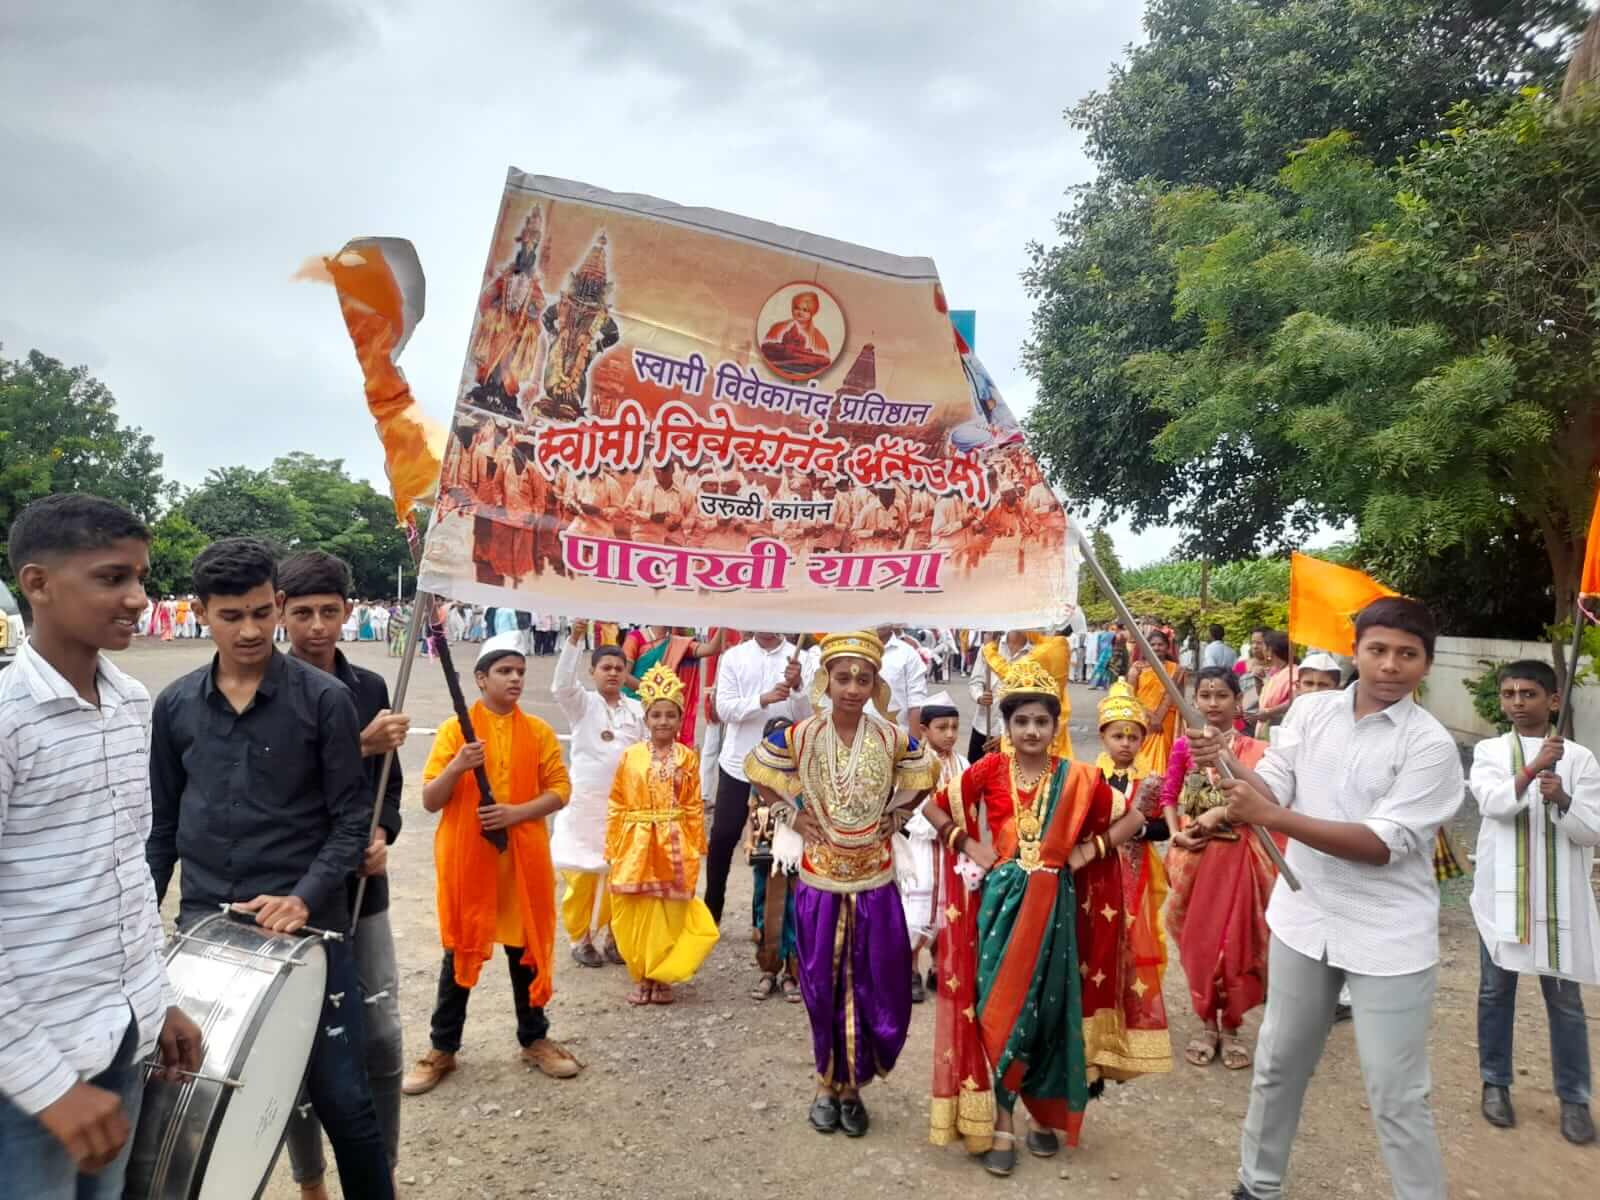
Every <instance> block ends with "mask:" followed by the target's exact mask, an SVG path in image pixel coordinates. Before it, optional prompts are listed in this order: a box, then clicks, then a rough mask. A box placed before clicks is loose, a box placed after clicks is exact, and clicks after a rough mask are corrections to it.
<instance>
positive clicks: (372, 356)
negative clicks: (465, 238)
mask: <svg viewBox="0 0 1600 1200" xmlns="http://www.w3.org/2000/svg"><path fill="white" fill-rule="evenodd" d="M322 266H323V267H324V268H325V269H326V270H327V274H328V277H329V278H330V279H331V280H332V282H333V286H334V288H335V289H336V290H337V291H338V293H339V309H340V311H341V312H343V313H344V323H345V327H346V328H347V329H348V330H349V331H350V340H351V341H353V342H354V343H355V347H356V359H357V360H358V361H359V362H360V363H361V374H362V376H363V378H364V379H365V381H366V393H367V408H368V409H369V410H371V412H372V418H373V420H374V421H376V422H377V424H378V438H379V440H381V441H382V442H383V453H384V458H385V462H386V465H387V469H388V472H389V490H390V491H391V492H392V493H393V494H394V514H395V521H396V522H397V523H398V524H401V525H404V524H405V523H406V521H407V519H408V518H409V517H410V515H411V509H412V506H413V505H414V504H416V503H418V502H422V503H427V502H429V501H431V500H432V499H433V496H434V493H435V492H436V491H437V489H438V486H439V463H440V460H441V459H442V458H443V456H444V446H445V431H444V429H443V428H442V427H440V426H439V425H436V424H435V423H434V422H433V421H431V420H429V419H428V417H427V415H426V414H425V413H424V412H423V411H422V407H421V405H419V404H418V403H417V401H416V398H415V397H414V396H412V394H411V385H410V384H409V383H407V382H406V377H405V374H404V373H403V372H402V371H401V370H400V366H399V358H400V352H401V351H402V350H404V349H405V345H406V342H407V340H409V339H410V337H411V332H412V330H414V329H415V328H416V327H417V322H418V321H420V320H422V312H423V306H424V298H425V284H424V281H423V276H422V264H421V262H420V261H418V259H417V251H416V247H414V246H413V245H412V244H411V243H410V242H408V241H406V240H405V239H403V238H356V239H355V240H354V241H350V242H346V243H345V246H344V249H342V250H340V251H339V253H338V254H335V255H333V256H331V257H329V258H324V259H323V260H322Z"/></svg>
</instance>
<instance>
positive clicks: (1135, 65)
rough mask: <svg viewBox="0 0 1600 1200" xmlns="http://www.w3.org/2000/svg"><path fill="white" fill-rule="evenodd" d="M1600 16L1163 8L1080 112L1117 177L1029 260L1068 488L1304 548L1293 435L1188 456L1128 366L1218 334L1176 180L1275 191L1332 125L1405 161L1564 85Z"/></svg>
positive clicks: (1323, 5) (1416, 5)
mask: <svg viewBox="0 0 1600 1200" xmlns="http://www.w3.org/2000/svg"><path fill="white" fill-rule="evenodd" d="M1585 15H1586V11H1585V7H1584V5H1583V4H1582V3H1581V0H1449V2H1445V0H1435V2H1433V3H1422V2H1420V0H1365V2H1362V3H1355V2H1353V0H1150V2H1149V3H1148V4H1147V5H1146V14H1145V25H1146V29H1147V32H1148V34H1149V39H1148V41H1147V42H1146V44H1144V45H1143V46H1140V47H1138V48H1130V50H1129V51H1128V54H1127V58H1126V60H1125V61H1124V62H1123V63H1122V64H1119V65H1118V66H1117V67H1114V68H1113V72H1112V78H1111V82H1110V84H1109V85H1108V86H1107V88H1106V89H1105V90H1104V91H1103V92H1098V93H1094V94H1091V95H1090V96H1088V97H1086V98H1085V99H1084V100H1082V101H1081V102H1080V103H1079V104H1078V105H1077V106H1076V107H1075V108H1074V109H1072V110H1071V112H1070V113H1069V119H1070V120H1071V121H1072V122H1073V123H1074V124H1075V125H1077V126H1078V127H1079V128H1081V129H1083V130H1084V131H1085V134H1086V136H1087V140H1088V144H1089V151H1090V154H1091V156H1092V157H1094V158H1095V160H1096V161H1097V162H1098V164H1099V167H1100V175H1099V177H1098V179H1097V180H1096V181H1095V182H1094V183H1092V184H1090V185H1088V186H1086V187H1083V188H1079V189H1077V190H1076V192H1075V193H1074V195H1073V201H1072V206H1071V208H1070V209H1069V210H1068V211H1067V212H1065V213H1063V214H1062V215H1061V216H1060V217H1059V218H1058V220H1057V227H1056V235H1057V236H1056V241H1055V242H1054V244H1052V245H1050V246H1045V245H1043V244H1035V245H1034V246H1032V247H1031V261H1030V264H1029V267H1028V269H1027V270H1026V271H1025V272H1024V283H1025V285H1026V286H1027V288H1028V291H1029V293H1030V295H1031V296H1032V297H1033V299H1034V303H1035V307H1034V319H1033V329H1032V333H1031V336H1030V338H1029V342H1028V345H1027V347H1026V349H1025V354H1024V361H1025V365H1026V366H1027V368H1028V369H1029V371H1030V373H1031V374H1033V375H1034V377H1035V378H1036V379H1037V380H1038V383H1039V400H1038V402H1037V403H1036V404H1035V406H1034V408H1033V410H1032V412H1031V414H1030V416H1029V427H1030V435H1031V440H1032V443H1033V445H1034V447H1035V449H1036V450H1037V451H1038V453H1039V455H1040V457H1041V459H1042V461H1043V462H1044V464H1045V467H1046V469H1047V471H1048V472H1049V473H1050V476H1051V479H1052V481H1053V482H1054V483H1056V484H1057V485H1059V486H1060V487H1061V488H1062V489H1063V490H1064V491H1066V492H1067V493H1068V494H1069V495H1070V496H1073V497H1075V498H1078V499H1079V500H1080V502H1082V503H1084V504H1086V506H1087V507H1088V508H1089V510H1090V515H1091V516H1095V517H1101V518H1103V517H1104V516H1106V515H1108V514H1116V515H1119V516H1123V517H1126V518H1127V519H1129V520H1130V521H1131V522H1132V523H1133V526H1134V528H1135V529H1142V528H1146V527H1148V526H1150V525H1153V524H1177V525H1180V526H1183V527H1184V528H1186V529H1189V530H1191V531H1193V533H1194V537H1193V538H1192V540H1191V543H1190V547H1189V548H1190V549H1191V550H1192V552H1194V553H1198V554H1203V555H1205V556H1207V557H1209V558H1212V559H1213V560H1216V561H1226V560H1229V559H1236V558H1245V557H1248V556H1250V555H1252V554H1254V553H1256V552H1257V551H1258V550H1260V549H1262V548H1269V547H1273V546H1286V545H1290V544H1293V543H1295V542H1298V541H1302V540H1304V538H1305V537H1306V536H1307V535H1309V534H1310V533H1311V532H1312V531H1313V530H1314V529H1315V528H1316V527H1317V525H1318V522H1319V517H1320V513H1319V511H1318V507H1319V506H1317V505H1314V504H1313V505H1305V504H1302V503H1300V502H1298V500H1297V497H1299V496H1301V495H1303V492H1304V489H1303V488H1301V487H1300V486H1299V481H1298V480H1297V479H1296V478H1295V477H1294V473H1295V471H1296V469H1297V463H1298V459H1297V456H1296V454H1295V453H1294V452H1293V450H1292V448H1291V447H1288V446H1286V445H1284V444H1283V443H1282V442H1281V441H1272V440H1257V439H1255V438H1254V437H1252V436H1250V431H1248V429H1247V427H1242V428H1241V432H1240V433H1239V434H1238V435H1237V436H1234V437H1231V438H1218V439H1215V440H1214V441H1213V442H1212V443H1211V445H1210V447H1209V452H1208V453H1207V454H1206V455H1203V456H1201V455H1189V456H1185V458H1184V459H1183V461H1182V465H1181V467H1179V466H1177V465H1175V464H1174V463H1173V462H1172V461H1171V460H1169V459H1166V458H1163V457H1161V456H1159V455H1158V454H1157V453H1156V450H1155V448H1154V446H1153V444H1152V443H1153V442H1154V439H1155V435H1156V434H1157V433H1158V432H1159V431H1160V430H1161V429H1163V428H1164V427H1165V425H1166V417H1165V415H1164V414H1163V413H1162V412H1160V411H1159V410H1155V409H1153V408H1152V407H1151V404H1150V401H1149V398H1148V395H1147V394H1144V393H1141V392H1140V391H1139V390H1138V389H1136V388H1133V387H1132V386H1131V384H1130V381H1129V379H1128V378H1127V377H1126V375H1125V374H1124V373H1123V371H1122V366H1123V364H1124V363H1125V362H1126V360H1127V359H1128V358H1129V357H1130V356H1133V355H1139V354H1146V353H1167V354H1176V353H1181V352H1183V351H1186V350H1189V349H1192V348H1193V347H1194V346H1195V345H1196V344H1197V343H1198V342H1199V340H1200V339H1201V338H1202V336H1203V335H1204V332H1205V330H1204V326H1203V324H1202V323H1201V322H1200V321H1199V320H1198V319H1197V318H1196V317H1195V316H1194V315H1193V314H1186V313H1179V312H1177V311H1175V308H1174V290H1175V286H1176V270H1175V265H1174V263H1173V262H1172V261H1171V259H1170V257H1169V256H1167V255H1166V254H1165V253H1164V252H1163V251H1162V249H1161V243H1162V242H1163V240H1164V237H1163V235H1162V234H1160V233H1158V232H1157V230H1156V228H1155V219H1156V217H1155V214H1156V210H1157V202H1158V201H1159V200H1160V198H1161V197H1162V196H1163V195H1164V194H1165V193H1166V192H1168V191H1170V190H1172V189H1173V188H1174V187H1175V186H1194V185H1202V186H1211V187H1215V188H1218V189H1222V190H1225V189H1228V188H1231V187H1234V186H1237V185H1254V186H1256V187H1258V188H1259V187H1267V186H1270V185H1271V184H1272V181H1273V180H1274V179H1275V177H1276V174H1277V172H1278V170H1279V168H1280V167H1281V165H1282V163H1283V160H1284V157H1285V156H1286V155H1287V154H1288V153H1289V152H1290V151H1292V150H1293V149H1295V148H1296V147H1297V146H1299V145H1301V144H1302V143H1303V142H1305V141H1306V140H1307V139H1310V138H1316V137H1320V136H1323V135H1325V134H1327V133H1328V132H1330V131H1331V130H1335V129H1345V130H1351V131H1354V132H1355V134H1356V135H1357V136H1358V137H1359V138H1360V139H1361V141H1362V144H1363V145H1365V146H1366V147H1368V149H1369V151H1370V152H1371V153H1372V154H1373V155H1374V156H1376V158H1377V160H1378V161H1384V162H1387V161H1390V160H1391V159H1393V158H1394V157H1396V156H1398V155H1399V154H1401V153H1403V152H1405V151H1406V150H1407V149H1408V148H1410V147H1411V146H1413V145H1414V144H1415V143H1416V142H1417V141H1418V140H1419V139H1420V138H1422V137H1425V136H1429V135H1431V134H1432V133H1433V132H1434V131H1436V130H1437V129H1439V128H1440V126H1441V124H1442V123H1443V121H1444V116H1445V114H1446V112H1447V111H1448V110H1449V108H1450V106H1451V105H1453V104H1454V103H1456V102H1457V101H1459V100H1461V99H1464V98H1477V99H1479V100H1481V101H1482V102H1483V104H1484V105H1486V106H1488V107H1490V108H1498V107H1499V106H1503V105H1505V104H1507V103H1509V102H1510V101H1511V99H1512V98H1513V97H1514V95H1515V92H1516V89H1517V88H1518V87H1519V86H1521V85H1522V84H1523V83H1525V82H1527V81H1529V80H1534V81H1545V80H1554V79H1556V78H1558V77H1559V73H1560V70H1561V68H1562V64H1563V62H1564V61H1565V58H1566V55H1567V53H1568V50H1569V48H1570V42H1571V37H1572V35H1573V33H1574V32H1575V31H1576V30H1577V29H1578V28H1579V27H1580V26H1581V24H1582V21H1583V18H1584V16H1585Z"/></svg>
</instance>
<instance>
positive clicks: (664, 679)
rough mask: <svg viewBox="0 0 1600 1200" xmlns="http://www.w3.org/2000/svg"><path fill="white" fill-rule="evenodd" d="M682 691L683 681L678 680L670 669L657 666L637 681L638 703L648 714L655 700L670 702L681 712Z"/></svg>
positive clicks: (674, 672)
mask: <svg viewBox="0 0 1600 1200" xmlns="http://www.w3.org/2000/svg"><path fill="white" fill-rule="evenodd" d="M683 691H684V688H683V680H681V679H679V678H678V673H677V672H676V671H674V670H673V669H672V668H671V667H668V666H665V665H661V664H658V665H656V666H654V667H651V668H650V669H649V670H648V671H646V672H645V675H644V678H643V679H641V680H640V681H639V703H640V704H642V705H644V707H645V711H646V712H648V711H649V710H650V706H651V705H652V704H654V703H655V702H656V701H657V700H671V701H672V702H673V703H674V704H676V705H677V706H678V711H680V712H682V711H683Z"/></svg>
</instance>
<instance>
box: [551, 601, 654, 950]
mask: <svg viewBox="0 0 1600 1200" xmlns="http://www.w3.org/2000/svg"><path fill="white" fill-rule="evenodd" d="M587 631H588V622H586V621H574V622H573V623H572V632H571V634H570V635H569V636H568V637H567V641H566V644H565V645H564V646H562V647H561V658H560V659H559V660H558V661H557V663H556V673H555V677H554V678H553V679H552V680H551V681H550V694H551V695H552V696H554V697H555V700H556V703H557V704H559V705H560V706H561V711H562V712H563V713H564V714H566V718H567V724H568V725H569V726H570V727H571V729H572V742H571V744H570V751H569V758H570V764H571V767H570V770H569V771H568V774H569V775H570V776H571V778H572V800H571V802H570V803H569V804H568V805H567V806H566V807H565V808H563V809H562V810H561V811H560V812H558V813H557V814H556V817H555V831H554V834H553V835H552V837H551V838H550V859H551V861H552V863H553V864H554V865H555V868H556V870H558V871H560V872H561V878H562V879H563V880H564V881H565V882H566V894H565V895H564V896H562V898H561V924H562V925H563V926H564V927H565V928H566V931H567V937H568V938H570V939H571V940H572V957H573V958H574V959H576V960H577V961H578V962H579V963H581V964H582V965H583V966H586V967H598V966H603V965H604V964H605V962H606V961H607V960H608V959H609V960H610V961H611V962H613V963H617V964H621V962H622V955H621V953H620V952H619V951H618V950H617V944H616V942H615V941H614V940H613V939H612V938H611V937H610V926H611V898H610V891H609V889H607V887H606V886H605V882H606V814H607V811H608V808H609V806H610V803H611V781H612V779H614V778H615V777H616V774H617V763H618V762H620V761H621V759H622V752H623V751H624V750H626V749H627V748H628V747H629V746H631V745H633V744H634V743H635V742H639V741H643V740H644V709H643V708H641V707H640V705H639V702H638V701H637V700H630V699H628V697H626V696H624V695H623V694H622V681H623V680H624V679H625V678H626V677H627V674H628V660H627V659H625V658H623V656H622V650H621V649H620V648H619V647H617V646H601V647H599V648H598V649H596V650H595V651H594V653H593V655H592V656H591V659H590V664H589V675H590V678H592V679H593V680H594V686H595V690H594V691H590V690H589V689H588V688H586V687H584V686H583V684H582V683H581V682H579V680H578V658H579V656H580V655H581V654H582V650H581V647H582V645H583V636H584V634H585V633H586V632H587ZM601 931H605V932H606V933H607V937H606V946H605V951H604V954H603V955H602V952H601V951H600V949H599V948H598V947H596V945H595V939H596V938H597V937H598V936H599V935H600V933H601Z"/></svg>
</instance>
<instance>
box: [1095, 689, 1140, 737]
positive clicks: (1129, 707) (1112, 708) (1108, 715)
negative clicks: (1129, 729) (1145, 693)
mask: <svg viewBox="0 0 1600 1200" xmlns="http://www.w3.org/2000/svg"><path fill="white" fill-rule="evenodd" d="M1113 721H1132V722H1133V723H1134V724H1135V725H1137V726H1139V728H1141V729H1147V728H1149V726H1147V725H1146V724H1145V716H1144V705H1142V704H1140V703H1139V699H1138V697H1137V696H1135V695H1134V694H1133V689H1132V688H1131V687H1129V686H1128V681H1127V680H1126V679H1119V680H1117V681H1116V682H1115V683H1113V684H1112V685H1111V690H1110V691H1109V692H1107V693H1106V698H1105V699H1104V700H1102V701H1100V728H1101V729H1104V728H1105V727H1106V726H1107V725H1109V724H1111V722H1113Z"/></svg>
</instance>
